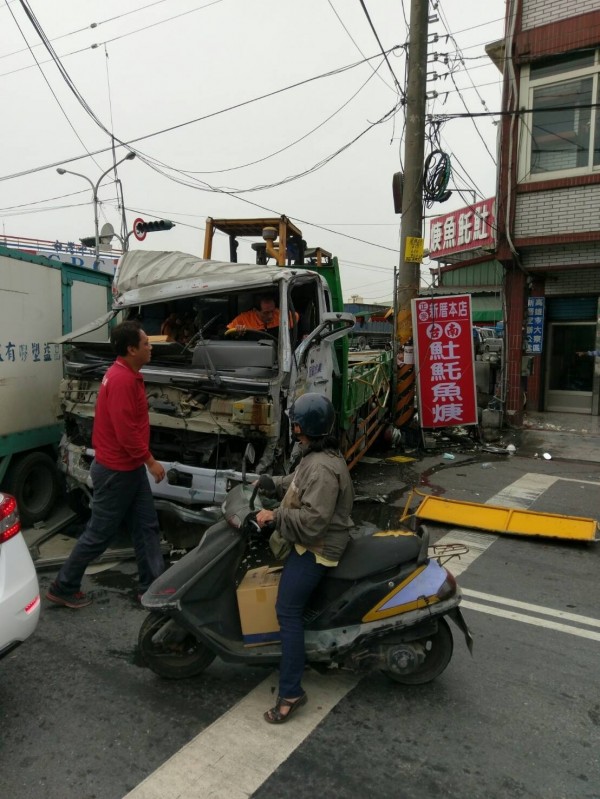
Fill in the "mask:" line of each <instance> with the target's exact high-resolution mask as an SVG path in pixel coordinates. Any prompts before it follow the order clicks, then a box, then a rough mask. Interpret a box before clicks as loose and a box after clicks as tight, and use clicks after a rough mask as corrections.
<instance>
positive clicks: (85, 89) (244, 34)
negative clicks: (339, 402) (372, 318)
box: [0, 0, 505, 302]
mask: <svg viewBox="0 0 600 799" xmlns="http://www.w3.org/2000/svg"><path fill="white" fill-rule="evenodd" d="M26 5H28V6H29V8H30V9H31V10H32V11H33V13H34V15H35V17H37V20H38V22H39V24H40V26H41V29H42V31H43V34H45V36H46V37H47V39H48V40H50V44H51V47H53V48H54V50H55V52H56V54H57V55H58V57H59V59H60V62H61V63H62V66H63V68H64V71H65V72H66V77H65V76H63V75H61V73H60V72H59V69H58V68H57V66H56V64H55V63H54V62H53V61H52V59H51V55H50V53H49V51H48V49H46V47H44V46H43V45H42V44H41V39H40V36H39V34H38V33H37V32H36V30H35V29H34V26H33V25H32V22H31V21H30V19H29V18H28V17H27V15H26V13H25V11H24V8H23V5H22V3H21V2H20V0H0V87H1V89H0V92H1V96H2V98H3V112H4V113H3V120H4V124H3V129H2V144H3V146H2V148H1V149H0V217H1V220H0V221H1V225H2V228H1V230H0V233H2V234H3V235H7V236H24V237H29V238H38V239H47V240H51V241H54V240H55V239H58V240H60V241H65V242H67V241H74V242H78V240H79V239H80V238H81V237H83V236H92V235H93V233H94V218H93V207H92V203H91V188H90V186H89V185H88V184H87V183H86V181H85V180H83V179H82V178H80V177H74V176H71V175H68V174H66V175H62V176H59V175H58V174H57V172H56V167H57V166H60V165H61V164H62V165H64V167H65V168H67V169H71V170H74V171H76V172H81V173H82V174H84V175H86V176H87V177H89V178H90V179H91V180H92V182H94V183H95V182H96V181H97V180H98V178H99V177H100V176H101V174H102V172H104V171H105V170H107V169H109V168H110V166H111V163H112V156H111V154H110V145H111V139H110V136H109V135H108V134H107V133H106V132H105V130H102V129H101V127H100V126H99V125H98V123H97V122H96V121H94V120H93V119H92V118H91V114H93V115H94V116H95V118H96V119H97V120H98V121H99V122H100V123H101V125H102V126H103V127H104V128H105V129H106V130H108V131H111V132H112V133H113V134H114V136H115V137H116V138H117V139H119V140H120V141H123V142H130V143H131V146H132V147H133V148H134V149H136V151H138V152H139V153H140V158H136V160H134V161H131V162H129V161H128V162H125V163H124V164H123V165H122V166H120V167H119V177H120V179H121V181H122V184H123V190H124V196H125V205H126V207H127V208H128V211H127V218H128V223H129V227H130V228H131V224H132V222H133V220H134V218H136V217H138V216H141V217H143V218H145V219H148V220H150V219H155V218H168V219H172V220H173V221H174V222H176V224H177V226H176V227H175V228H174V229H173V230H172V231H170V232H165V233H155V234H152V235H148V237H147V238H146V241H145V242H144V243H143V244H139V243H138V242H136V241H135V239H133V238H132V239H131V241H132V244H131V246H132V247H134V246H141V247H144V248H145V249H161V250H162V249H164V250H172V249H173V250H182V251H183V252H189V253H194V254H198V255H201V254H202V242H203V235H204V220H205V219H206V217H207V216H213V217H252V216H265V215H267V216H268V215H279V214H287V215H288V216H289V217H291V218H292V220H293V221H294V222H295V223H296V224H297V225H298V226H299V227H300V228H301V229H302V231H303V234H304V238H305V239H306V241H307V243H308V245H309V246H321V247H324V248H325V249H328V250H330V251H331V252H333V253H334V254H336V255H338V257H339V258H340V262H341V264H342V281H343V288H344V296H345V298H346V299H348V298H349V297H350V295H352V294H358V295H360V296H361V297H363V298H364V301H365V302H377V301H381V302H385V301H386V300H389V299H390V298H391V295H392V273H393V268H394V265H395V264H397V262H398V246H399V225H400V217H399V216H397V215H395V214H394V208H393V202H392V193H391V182H392V174H393V173H394V172H396V171H398V170H399V169H400V168H401V167H400V164H401V159H402V155H403V142H402V134H403V122H404V116H403V113H404V112H403V110H402V108H400V107H397V106H398V101H399V95H398V91H397V89H396V87H395V84H394V77H393V76H392V74H391V72H390V67H389V66H388V65H387V64H386V63H385V61H383V58H382V56H381V51H380V48H379V44H378V42H377V39H376V38H375V35H374V33H373V31H372V29H371V27H370V25H369V20H368V18H367V16H366V14H365V11H364V9H363V7H362V5H361V3H360V2H359V0H301V1H300V2H299V1H298V0H158V2H157V0H154V2H148V0H102V1H101V2H100V0H85V2H81V0H79V1H78V2H76V1H75V0H53V2H51V3H49V2H42V0H28V3H26ZM364 5H365V6H366V9H367V11H368V12H369V16H370V19H371V22H372V24H373V26H374V28H375V31H376V32H377V35H378V37H379V40H380V41H381V44H382V46H383V48H384V49H385V50H387V49H389V48H393V47H396V48H397V49H396V50H395V51H394V52H393V53H390V55H389V57H388V60H389V64H390V66H391V68H392V70H393V72H394V74H395V76H396V79H397V81H398V83H399V85H400V86H401V87H404V86H405V68H406V62H405V57H404V51H403V49H402V45H404V44H405V43H406V42H407V39H408V33H407V25H406V21H405V14H406V18H408V16H409V12H410V1H409V0H404V2H402V0H364ZM504 10H505V4H504V0H485V2H481V0H460V2H458V1H457V0H441V2H440V3H439V8H438V9H437V11H435V12H434V11H432V13H435V14H437V15H438V16H439V20H438V21H436V22H431V23H430V26H429V33H430V40H433V39H434V35H435V34H437V35H438V36H439V40H438V41H437V42H433V41H432V42H431V44H430V46H429V52H430V54H431V55H430V57H431V59H432V63H431V64H430V67H429V69H430V72H431V73H437V74H438V76H439V77H438V79H437V80H431V81H430V82H429V84H428V90H429V91H430V92H433V91H436V92H437V93H438V95H439V96H438V98H437V99H434V100H432V101H431V103H430V104H429V108H428V110H429V111H433V112H434V113H439V114H454V113H465V111H466V110H468V111H469V112H481V111H486V110H489V111H498V110H499V109H500V80H501V76H500V73H499V72H498V70H497V69H496V67H494V66H493V65H492V64H491V62H490V61H489V59H488V58H487V56H486V54H485V50H484V46H485V44H487V43H489V42H492V41H495V40H497V39H500V38H501V37H502V33H503V17H504ZM92 25H95V26H94V27H93V28H92V27H90V26H92ZM448 31H449V32H450V33H451V34H453V38H450V39H447V38H446V37H447V33H448ZM457 48H458V50H457ZM436 53H437V54H439V58H438V60H437V61H436V62H433V58H434V54H436ZM444 54H447V55H448V57H449V64H448V65H446V64H445V63H444V62H443V55H444ZM368 57H373V58H370V60H369V61H368V62H365V59H366V58H368ZM457 59H462V63H461V61H460V60H457ZM36 61H37V63H36ZM360 62H364V63H360ZM351 65H356V66H353V67H352V68H350V69H345V71H343V72H341V73H340V72H338V71H339V70H341V69H342V68H345V67H349V66H351ZM325 73H338V74H332V75H330V76H328V77H319V76H322V75H324V74H325ZM450 73H451V74H450ZM431 77H432V78H433V74H432V75H431ZM69 78H70V80H71V81H72V84H73V85H74V87H75V89H76V91H77V92H78V93H79V96H80V98H81V102H80V101H78V100H77V99H76V97H75V95H74V93H73V91H72V90H71V89H70V88H69V86H68V82H67V81H68V79H69ZM315 78H316V79H315ZM311 79H314V80H311ZM303 82H304V83H303ZM300 83H303V85H300V86H297V87H295V88H288V87H291V86H293V85H294V84H300ZM457 87H458V88H457ZM276 92H277V93H276ZM271 93H276V94H272V96H270V97H268V98H265V99H257V100H255V98H260V97H262V96H263V95H267V94H271ZM82 103H84V104H85V105H86V107H87V108H88V109H89V111H90V113H88V112H86V110H84V108H83V107H82ZM235 106H238V107H237V108H235ZM394 108H396V111H395V112H394ZM382 119H384V120H385V121H383V122H381V123H380V124H376V123H377V122H378V121H379V120H382ZM169 128H171V130H170V131H167V132H164V131H165V130H166V129H169ZM496 133H497V127H496V126H495V125H494V124H493V120H492V118H482V119H479V120H478V121H477V126H475V125H474V124H473V120H470V119H451V120H448V121H447V122H445V123H444V124H443V125H442V127H441V130H440V135H441V144H442V147H443V149H444V150H445V151H447V152H448V153H449V154H450V155H451V157H452V163H453V169H454V174H453V178H452V181H451V185H450V187H451V188H453V187H458V188H460V189H461V190H462V193H463V197H462V198H461V197H460V196H459V194H458V193H457V192H455V193H454V195H453V196H452V198H451V199H450V200H449V201H448V202H447V203H445V204H443V205H440V204H436V205H434V206H433V208H432V209H430V210H427V213H428V214H433V215H440V214H443V213H446V212H448V211H451V210H453V209H454V208H459V207H462V206H464V205H466V204H467V203H468V202H470V201H471V200H472V198H473V191H475V192H476V194H477V196H478V197H479V198H483V197H490V196H492V195H493V194H494V192H495V163H494V160H495V156H496ZM357 137H360V138H358V140H357V141H355V142H354V143H352V142H353V140H355V139H357ZM348 145H349V146H348ZM429 149H431V148H430V146H429V145H428V147H427V148H426V153H427V152H428V151H429ZM339 150H342V152H340V153H339V154H337V153H338V151H339ZM488 150H489V152H488ZM87 153H92V154H94V153H98V154H96V155H93V157H91V156H89V155H88V154H87ZM125 154H126V150H125V149H124V148H123V147H122V146H120V145H119V146H118V149H117V159H119V158H122V157H123V155H125ZM81 156H84V157H81ZM73 159H78V160H73ZM29 171H31V173H30V174H21V173H27V172H29ZM307 172H308V174H305V173H307ZM297 175H300V176H301V177H298V178H297V179H292V180H290V178H293V177H294V176H297ZM282 181H285V182H284V183H283V184H282V185H277V184H281V182H282ZM183 184H185V185H183ZM224 192H227V193H224ZM232 193H234V194H237V196H232ZM99 196H100V199H101V201H102V202H101V206H100V225H101V226H102V224H104V223H105V222H111V223H112V224H113V225H114V227H115V229H116V230H117V231H118V230H119V229H120V228H119V225H120V219H119V213H118V210H117V204H116V190H115V186H114V184H113V182H112V175H110V174H109V175H107V176H106V178H104V180H103V181H102V183H101V187H100V190H99ZM319 225H320V226H322V227H325V228H328V230H322V229H319V227H316V226H319ZM426 228H427V229H428V223H427V224H426ZM352 237H354V238H352ZM356 239H361V240H362V241H357V240H356ZM227 252H228V250H227V243H226V239H224V238H223V237H219V238H217V239H216V240H215V250H214V253H213V256H214V257H217V258H221V259H227V257H228V256H227ZM240 255H241V256H242V257H241V258H240V260H252V255H251V251H250V250H249V248H248V246H247V245H243V246H242V247H241V248H240Z"/></svg>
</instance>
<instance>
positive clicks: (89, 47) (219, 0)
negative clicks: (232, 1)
mask: <svg viewBox="0 0 600 799" xmlns="http://www.w3.org/2000/svg"><path fill="white" fill-rule="evenodd" d="M5 2H6V0H5ZM19 2H20V0H19ZM222 2H223V0H212V1H211V2H210V3H207V4H206V5H203V6H199V7H198V8H192V9H190V10H189V11H183V12H182V13H181V14H175V15H174V16H172V17H167V19H164V20H159V21H158V22H152V23H150V24H149V25H144V26H143V27H142V28H137V29H136V30H134V31H129V32H128V33H122V34H120V35H119V36H113V38H112V39H107V40H106V41H104V42H96V43H94V44H91V45H87V46H86V47H81V48H80V49H79V50H72V51H71V52H70V53H65V54H64V55H63V56H62V57H63V58H67V57H68V56H70V55H77V54H78V53H84V52H86V50H95V49H97V48H98V47H102V46H103V45H106V44H111V43H112V42H117V41H119V40H120V39H126V38H127V37H128V36H134V35H135V34H136V33H141V32H143V31H146V30H149V29H150V28H156V27H157V26H158V25H163V24H164V23H165V22H171V21H172V20H174V19H179V18H180V17H185V16H187V15H188V14H193V13H195V12H196V11H203V10H204V9H205V8H209V7H210V6H213V5H216V4H217V3H222ZM115 19H118V17H115ZM90 27H94V25H91V26H90ZM58 38H60V37H58ZM48 41H50V40H48ZM53 41H56V39H54V40H53ZM41 63H42V64H48V63H50V62H49V61H42V62H41ZM32 66H33V65H31V64H30V65H29V66H25V67H19V68H18V69H13V70H10V71H9V72H2V73H0V78H4V77H6V76H7V75H14V74H15V73H17V72H24V71H25V70H27V69H31V67H32Z"/></svg>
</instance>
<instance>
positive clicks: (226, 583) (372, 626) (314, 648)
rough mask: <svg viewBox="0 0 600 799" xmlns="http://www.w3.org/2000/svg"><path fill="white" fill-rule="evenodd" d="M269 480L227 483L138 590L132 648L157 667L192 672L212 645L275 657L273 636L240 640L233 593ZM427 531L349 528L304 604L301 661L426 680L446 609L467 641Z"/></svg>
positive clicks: (445, 644) (440, 642)
mask: <svg viewBox="0 0 600 799" xmlns="http://www.w3.org/2000/svg"><path fill="white" fill-rule="evenodd" d="M273 488H274V485H273V481H272V480H271V478H269V477H268V476H267V475H261V476H260V478H259V480H258V481H257V482H256V483H255V484H254V486H250V485H248V484H242V485H238V486H236V487H235V488H233V489H232V490H231V491H230V492H229V493H228V494H227V497H226V499H225V501H224V502H223V505H222V515H223V518H222V519H220V520H219V521H217V522H216V523H215V524H213V525H212V526H211V527H209V528H208V530H207V531H206V532H205V534H204V536H203V538H202V539H201V541H200V543H199V544H198V546H197V547H196V548H195V549H193V550H191V551H190V552H188V553H187V555H185V556H184V557H183V558H182V559H181V560H179V561H177V562H175V563H174V564H173V565H172V566H171V567H170V568H169V569H168V570H167V571H165V572H164V573H163V574H162V575H161V576H160V577H159V578H158V579H157V580H155V581H154V582H153V583H152V585H151V586H150V588H149V589H148V591H147V592H146V593H145V594H144V595H143V597H142V605H143V607H144V608H146V609H147V610H149V611H150V614H149V616H147V618H146V619H145V621H144V622H143V624H142V627H141V629H140V632H139V639H138V644H139V652H140V655H141V659H142V661H143V662H144V663H145V665H147V666H148V667H149V668H150V669H152V671H154V672H155V673H156V674H158V675H160V676H161V677H165V678H169V679H179V678H185V677H191V676H193V675H196V674H199V673H200V672H202V671H203V670H204V669H206V668H207V666H208V665H209V664H210V663H211V662H212V661H213V659H214V658H215V656H217V655H218V656H219V657H221V658H222V659H223V660H225V661H230V662H234V663H245V664H251V665H259V664H264V665H268V666H273V665H276V664H278V662H279V660H280V657H281V645H280V643H279V642H278V641H270V642H266V643H264V644H263V645H260V646H249V645H248V644H247V642H246V641H245V640H244V634H243V631H242V626H241V623H240V613H239V608H238V603H237V597H236V587H237V585H238V584H239V582H240V580H241V578H242V577H243V575H244V573H245V571H246V568H245V563H247V559H248V553H249V550H250V549H251V548H252V543H253V542H256V540H257V539H259V538H261V537H262V539H263V540H264V539H265V533H264V528H263V529H262V530H261V528H260V527H259V525H258V523H257V522H256V513H257V512H258V509H259V508H257V507H256V506H257V504H258V505H259V506H260V507H262V506H263V504H264V505H269V501H268V499H267V498H265V497H264V496H263V497H262V498H261V499H257V498H258V491H259V490H261V492H263V493H268V491H269V489H273ZM270 506H271V507H273V504H272V503H271V504H270ZM428 538H429V536H428V533H427V531H426V530H425V529H423V528H421V529H420V530H419V531H417V533H416V534H415V533H413V532H410V531H406V532H404V531H402V532H396V533H394V534H390V533H389V532H373V529H372V528H371V529H370V530H369V529H368V528H366V527H364V528H360V527H359V528H357V529H355V530H354V531H353V534H352V536H351V538H350V542H349V544H348V546H347V548H346V550H345V552H344V554H343V556H342V559H341V560H340V562H339V564H338V565H337V566H336V567H335V568H332V569H330V570H329V571H328V574H327V576H326V577H324V578H323V580H322V581H321V583H320V584H319V586H318V587H317V589H316V591H315V592H314V594H313V596H312V597H311V600H310V603H309V605H308V607H307V608H306V612H305V617H304V621H305V648H306V659H307V662H308V663H309V664H311V665H312V666H313V667H315V668H317V669H318V668H320V669H322V670H323V669H326V668H332V667H333V668H336V667H338V668H344V669H350V670H352V671H354V672H359V673H364V672H368V671H371V670H380V671H382V672H384V673H385V674H386V675H387V676H388V677H390V678H391V679H392V680H393V681H395V682H397V683H402V684H405V685H418V684H423V683H427V682H430V681H431V680H433V679H435V678H436V677H437V676H438V675H440V674H441V673H442V672H443V671H444V669H445V668H446V666H447V665H448V663H449V662H450V659H451V657H452V651H453V638H452V632H451V630H450V627H449V625H448V622H447V621H446V618H450V619H452V621H453V622H454V623H455V624H456V625H457V627H458V628H459V629H460V630H461V631H462V633H463V635H464V637H465V641H466V644H467V646H468V648H469V650H470V651H471V650H472V638H471V634H470V632H469V629H468V627H467V624H466V622H465V620H464V618H463V616H462V613H461V611H460V609H459V603H460V601H461V592H460V589H459V588H458V586H457V584H456V580H455V579H454V577H453V576H452V574H451V573H450V572H449V571H448V570H447V569H446V568H445V567H443V566H441V565H440V564H439V562H438V561H437V559H435V558H429V557H428V543H429V542H428ZM265 549H266V547H265ZM273 602H274V599H273Z"/></svg>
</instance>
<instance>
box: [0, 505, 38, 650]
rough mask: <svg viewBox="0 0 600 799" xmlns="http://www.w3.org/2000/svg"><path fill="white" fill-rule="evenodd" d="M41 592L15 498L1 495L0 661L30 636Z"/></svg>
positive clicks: (35, 621)
mask: <svg viewBox="0 0 600 799" xmlns="http://www.w3.org/2000/svg"><path fill="white" fill-rule="evenodd" d="M39 618H40V588H39V585H38V579H37V574H36V571H35V566H34V565H33V561H32V559H31V555H30V554H29V549H28V548H27V544H26V542H25V539H24V538H23V535H22V533H21V522H20V520H19V512H18V509H17V503H16V501H15V499H14V497H11V496H10V494H4V493H0V658H3V657H4V656H5V655H7V654H8V653H9V652H11V651H12V650H13V649H14V648H15V647H17V646H19V644H22V643H23V641H25V640H26V639H27V638H29V636H30V635H31V634H32V633H33V631H34V630H35V628H36V627H37V623H38V620H39Z"/></svg>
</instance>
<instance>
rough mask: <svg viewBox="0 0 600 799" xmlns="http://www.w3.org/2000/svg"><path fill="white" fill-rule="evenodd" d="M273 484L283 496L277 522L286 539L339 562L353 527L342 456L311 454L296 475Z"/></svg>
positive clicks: (349, 489) (349, 483)
mask: <svg viewBox="0 0 600 799" xmlns="http://www.w3.org/2000/svg"><path fill="white" fill-rule="evenodd" d="M274 480H275V485H276V486H277V492H278V496H279V497H280V498H281V496H282V495H283V500H282V502H281V505H280V506H279V508H277V510H276V511H275V518H274V522H275V526H276V528H277V529H278V530H279V532H280V533H281V535H282V536H283V538H285V539H286V540H288V541H291V542H292V543H294V544H296V543H297V544H300V545H302V546H304V547H306V548H307V549H309V550H311V552H316V553H318V554H319V555H321V556H322V557H324V558H326V559H327V560H332V561H334V562H337V561H338V560H339V559H340V557H341V556H342V553H343V551H344V549H345V548H346V544H347V543H348V538H349V531H350V529H351V528H352V527H353V526H354V524H353V521H352V519H351V518H350V513H351V511H352V503H353V502H354V489H353V487H352V481H351V479H350V473H349V472H348V467H347V466H346V462H345V461H344V458H343V457H342V455H341V454H340V453H339V452H332V451H326V452H310V451H309V452H308V453H307V454H306V455H305V456H304V457H303V458H302V460H301V461H300V463H299V464H298V467H297V468H296V471H295V472H293V473H292V474H288V475H286V476H285V477H275V478H274ZM284 494H285V495H284Z"/></svg>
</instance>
